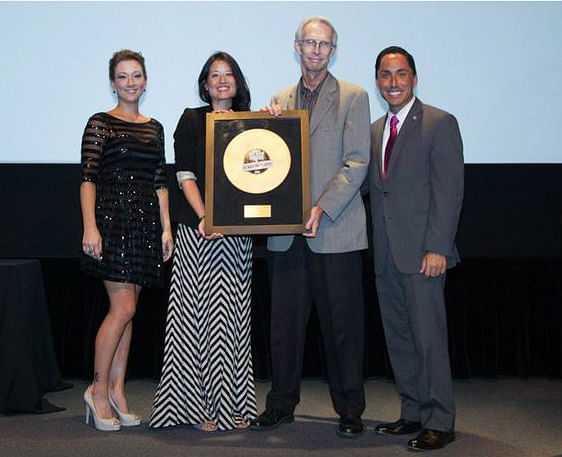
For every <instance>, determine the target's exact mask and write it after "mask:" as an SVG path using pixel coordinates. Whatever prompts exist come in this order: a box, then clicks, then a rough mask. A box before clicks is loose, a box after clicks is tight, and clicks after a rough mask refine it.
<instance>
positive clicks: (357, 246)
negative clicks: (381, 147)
mask: <svg viewBox="0 0 562 457" xmlns="http://www.w3.org/2000/svg"><path fill="white" fill-rule="evenodd" d="M274 99H277V100H278V101H279V102H280V104H281V107H282V108H283V110H292V109H297V108H298V107H297V106H296V102H297V86H292V87H290V88H288V89H285V90H283V91H281V92H280V93H278V94H277V95H275V96H274ZM369 122H370V114H369V98H368V95H367V92H365V91H364V90H363V89H361V88H360V87H358V86H356V85H354V84H350V83H347V82H344V81H338V80H337V79H336V78H334V77H333V76H332V75H331V74H328V76H327V79H326V81H324V84H323V85H322V88H321V89H320V93H319V94H318V100H317V101H316V106H315V108H314V111H313V112H312V117H311V119H310V192H311V202H312V205H313V206H314V205H316V206H320V207H322V208H323V210H324V215H323V216H322V219H321V222H320V227H319V229H318V233H317V235H316V237H315V238H307V242H308V246H309V247H310V249H311V250H312V251H313V252H316V253H322V254H326V253H338V252H349V251H357V250H361V249H365V248H366V247H367V233H366V225H365V208H364V206H363V200H362V199H361V195H360V187H361V183H362V182H363V181H364V179H365V177H366V175H367V169H368V165H369V155H370V153H369V149H370V135H369ZM293 239H294V237H293V236H292V235H281V236H270V237H269V238H268V242H267V247H268V249H270V250H272V251H286V250H288V249H289V248H290V247H291V244H292V243H293Z"/></svg>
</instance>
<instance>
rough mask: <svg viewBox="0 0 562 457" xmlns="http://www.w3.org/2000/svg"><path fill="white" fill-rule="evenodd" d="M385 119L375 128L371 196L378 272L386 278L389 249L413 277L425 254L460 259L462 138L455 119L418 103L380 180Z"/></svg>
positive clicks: (451, 262)
mask: <svg viewBox="0 0 562 457" xmlns="http://www.w3.org/2000/svg"><path fill="white" fill-rule="evenodd" d="M385 120H386V116H383V117H381V118H380V119H378V120H377V121H375V122H373V124H372V126H371V141H372V145H371V157H372V166H371V167H370V169H369V193H370V199H371V213H372V218H373V242H374V257H375V271H376V272H377V273H382V272H383V271H384V268H385V265H386V264H385V261H386V259H387V248H388V247H390V251H391V254H392V258H393V259H394V262H395V264H396V266H397V268H398V270H399V271H400V272H402V273H406V274H415V273H418V272H419V270H420V267H421V263H422V259H423V257H424V255H425V254H426V253H427V252H435V253H438V254H442V255H445V256H446V258H447V266H448V267H452V266H454V265H455V264H456V262H457V261H458V260H459V256H458V251H457V248H456V246H455V237H456V232H457V225H458V221H459V215H460V211H461V206H462V199H463V189H464V163H463V152H462V139H461V135H460V131H459V127H458V124H457V120H456V119H455V117H454V116H453V115H452V114H449V113H447V112H445V111H442V110H439V109H437V108H433V107H431V106H429V105H424V104H423V103H422V102H421V101H419V100H416V101H415V102H414V104H413V105H412V108H411V109H410V112H409V113H408V116H407V117H406V119H405V120H404V124H403V125H402V128H401V129H400V132H399V133H398V137H397V138H396V142H395V143H394V147H393V149H392V155H391V158H390V163H389V165H388V171H387V176H386V179H385V180H383V178H382V136H383V130H384V124H385Z"/></svg>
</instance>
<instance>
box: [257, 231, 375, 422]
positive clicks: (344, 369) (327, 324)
mask: <svg viewBox="0 0 562 457" xmlns="http://www.w3.org/2000/svg"><path fill="white" fill-rule="evenodd" d="M361 276H362V266H361V254H360V252H358V251H355V252H346V253H340V254H315V253H313V252H312V251H311V250H310V249H309V248H308V245H307V244H306V241H305V239H304V238H303V237H301V236H296V237H295V240H294V242H293V244H292V246H291V248H290V249H289V250H288V251H287V252H275V253H273V256H272V261H271V364H272V386H271V391H270V392H269V394H268V395H267V404H266V407H267V409H273V410H279V411H282V412H284V413H292V412H293V411H294V409H295V406H296V405H297V403H298V402H299V399H300V379H301V370H302V359H303V350H304V342H305V334H306V327H307V323H308V319H309V316H310V311H311V309H312V306H313V304H314V305H315V306H316V311H317V315H318V320H319V323H320V330H321V333H322V341H323V343H324V356H325V360H326V367H327V375H328V383H329V385H330V394H331V396H332V402H333V404H334V409H335V410H336V412H337V413H338V414H339V415H340V416H345V415H350V416H360V415H361V414H362V413H363V410H364V409H365V393H364V390H363V368H362V362H363V308H364V304H363V288H362V282H361Z"/></svg>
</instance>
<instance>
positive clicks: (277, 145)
mask: <svg viewBox="0 0 562 457" xmlns="http://www.w3.org/2000/svg"><path fill="white" fill-rule="evenodd" d="M223 167H224V172H225V174H226V177H227V178H228V180H229V181H230V182H231V183H232V185H233V186H234V187H236V188H237V189H240V190H241V191H243V192H248V193H250V194H263V193H264V192H269V191H270V190H273V189H275V188H276V187H277V186H279V185H280V184H281V183H282V182H283V181H284V180H285V178H286V177H287V175H288V174H289V169H290V168H291V153H290V152H289V147H288V146H287V143H285V141H284V140H283V138H281V137H280V136H279V135H277V134H276V133H273V132H272V131H270V130H266V129H250V130H246V131H244V132H242V133H239V134H238V135H236V136H235V137H234V138H233V139H232V140H231V141H230V143H228V145H227V146H226V149H225V151H224V158H223Z"/></svg>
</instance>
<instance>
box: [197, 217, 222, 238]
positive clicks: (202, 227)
mask: <svg viewBox="0 0 562 457" xmlns="http://www.w3.org/2000/svg"><path fill="white" fill-rule="evenodd" d="M197 228H198V231H199V235H201V236H202V237H203V238H205V239H206V240H216V239H217V238H222V237H223V235H222V233H211V234H210V235H207V234H206V233H205V218H204V217H202V218H201V220H200V221H199V226H198V227H197Z"/></svg>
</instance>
